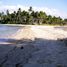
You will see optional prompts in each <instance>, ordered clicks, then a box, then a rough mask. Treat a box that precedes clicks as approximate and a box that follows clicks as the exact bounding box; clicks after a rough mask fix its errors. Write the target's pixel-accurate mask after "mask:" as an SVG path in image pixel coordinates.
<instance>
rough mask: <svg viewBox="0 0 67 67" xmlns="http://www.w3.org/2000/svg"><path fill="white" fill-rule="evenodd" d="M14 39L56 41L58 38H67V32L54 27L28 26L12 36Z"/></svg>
mask: <svg viewBox="0 0 67 67" xmlns="http://www.w3.org/2000/svg"><path fill="white" fill-rule="evenodd" d="M11 37H12V38H14V39H31V40H34V39H35V38H44V39H52V40H56V39H57V38H66V37H67V31H64V30H62V29H55V28H54V27H53V26H26V27H25V28H22V29H20V30H19V31H17V33H15V34H14V35H12V36H11Z"/></svg>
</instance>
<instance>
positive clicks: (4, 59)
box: [0, 38, 67, 67]
mask: <svg viewBox="0 0 67 67" xmlns="http://www.w3.org/2000/svg"><path fill="white" fill-rule="evenodd" d="M0 41H3V42H8V43H10V44H6V45H5V44H0V67H1V66H3V67H5V66H6V67H10V66H12V67H13V66H16V67H17V65H18V67H20V66H21V67H22V66H23V65H25V64H27V63H30V64H32V62H33V63H34V64H35V63H36V64H44V65H45V64H47V65H49V67H50V65H55V66H57V65H61V66H63V67H64V66H65V67H67V47H66V46H67V38H65V39H57V40H48V39H42V38H35V40H33V41H32V40H29V39H21V40H16V39H0ZM34 58H35V59H34ZM33 59H34V60H33ZM51 67H54V66H51Z"/></svg>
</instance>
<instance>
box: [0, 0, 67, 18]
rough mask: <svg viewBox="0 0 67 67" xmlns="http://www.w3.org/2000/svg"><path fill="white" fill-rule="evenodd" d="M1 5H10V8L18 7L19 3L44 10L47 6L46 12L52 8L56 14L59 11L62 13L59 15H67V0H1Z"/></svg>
mask: <svg viewBox="0 0 67 67" xmlns="http://www.w3.org/2000/svg"><path fill="white" fill-rule="evenodd" d="M0 5H1V7H3V8H4V7H5V6H9V7H10V8H11V6H14V7H15V6H16V7H17V5H21V6H24V7H29V6H32V7H36V8H37V9H38V8H40V9H41V8H42V10H44V9H45V8H47V9H46V13H49V12H51V11H50V10H52V12H54V11H55V14H56V12H58V14H59V13H60V14H59V15H61V14H63V15H62V16H64V17H67V15H66V13H67V9H66V6H67V0H0ZM3 8H0V10H2V9H3ZM6 8H8V7H6ZM8 9H9V8H8ZM48 10H49V11H48ZM44 11H45V10H44ZM47 11H48V12H47ZM52 12H51V13H52ZM49 14H50V13H49Z"/></svg>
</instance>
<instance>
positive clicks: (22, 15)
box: [0, 7, 67, 25]
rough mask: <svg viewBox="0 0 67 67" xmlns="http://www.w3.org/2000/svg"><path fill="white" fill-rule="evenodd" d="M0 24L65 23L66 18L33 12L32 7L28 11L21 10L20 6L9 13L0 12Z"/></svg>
mask: <svg viewBox="0 0 67 67" xmlns="http://www.w3.org/2000/svg"><path fill="white" fill-rule="evenodd" d="M0 24H39V25H41V24H52V25H56V24H57V25H66V24H67V19H64V20H63V19H62V18H61V17H55V16H51V15H47V14H46V13H45V12H43V11H40V12H38V11H37V12H35V11H33V9H32V7H30V8H29V10H28V11H25V10H24V11H21V8H19V9H18V11H17V12H16V11H14V12H13V13H9V11H8V10H7V11H6V14H4V12H2V13H0Z"/></svg>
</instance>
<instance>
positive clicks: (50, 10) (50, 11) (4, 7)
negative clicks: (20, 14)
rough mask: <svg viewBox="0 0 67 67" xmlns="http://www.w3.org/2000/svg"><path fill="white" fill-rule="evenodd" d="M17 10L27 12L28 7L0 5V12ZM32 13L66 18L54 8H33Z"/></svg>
mask: <svg viewBox="0 0 67 67" xmlns="http://www.w3.org/2000/svg"><path fill="white" fill-rule="evenodd" d="M18 8H21V9H22V10H26V11H27V10H28V9H29V7H27V6H22V5H16V6H14V5H0V12H1V11H4V12H5V11H6V10H7V9H8V10H9V11H10V13H12V12H13V11H17V10H18ZM33 10H34V11H45V12H46V13H47V14H48V15H49V14H50V15H52V16H60V17H62V18H67V14H66V13H64V12H61V11H59V10H58V9H54V8H48V7H33Z"/></svg>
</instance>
